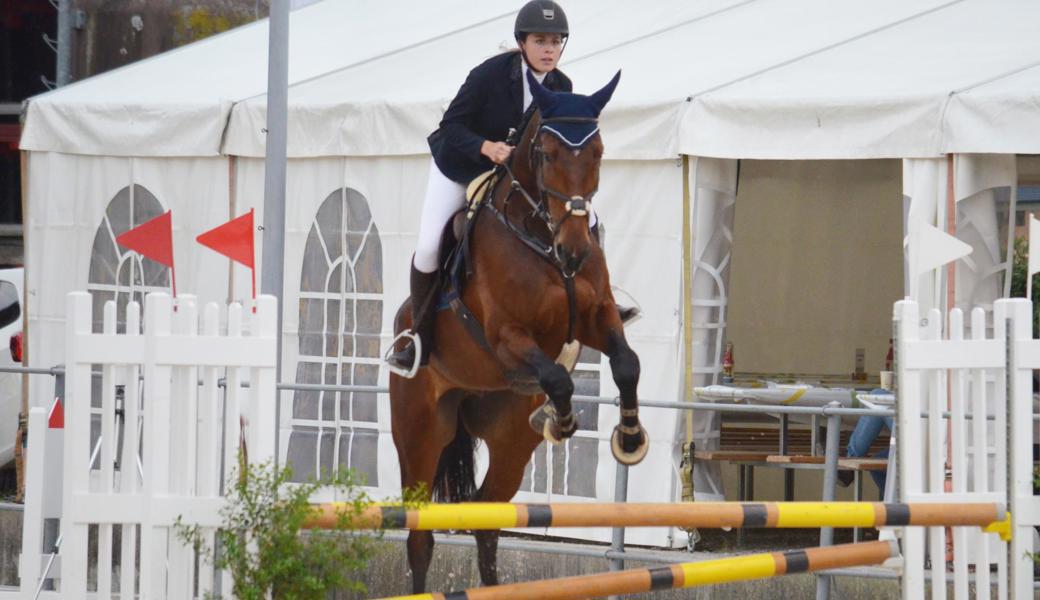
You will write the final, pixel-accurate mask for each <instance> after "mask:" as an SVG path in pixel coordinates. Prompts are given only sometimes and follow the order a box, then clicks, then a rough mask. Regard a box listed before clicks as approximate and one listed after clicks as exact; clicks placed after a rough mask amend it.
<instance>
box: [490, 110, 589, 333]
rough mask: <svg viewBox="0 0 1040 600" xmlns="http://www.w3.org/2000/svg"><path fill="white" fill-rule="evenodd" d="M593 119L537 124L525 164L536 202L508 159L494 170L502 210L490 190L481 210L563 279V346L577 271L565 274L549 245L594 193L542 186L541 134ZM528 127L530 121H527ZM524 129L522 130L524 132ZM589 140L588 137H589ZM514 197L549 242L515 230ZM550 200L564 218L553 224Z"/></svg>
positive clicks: (583, 212)
mask: <svg viewBox="0 0 1040 600" xmlns="http://www.w3.org/2000/svg"><path fill="white" fill-rule="evenodd" d="M596 122H597V119H595V118H592V117H553V118H549V119H545V120H543V121H541V122H540V123H539V125H538V130H537V131H535V132H534V136H533V139H532V140H531V147H530V152H529V155H528V161H529V162H530V165H531V169H532V170H533V171H534V172H535V186H536V188H537V192H538V200H537V201H536V200H535V199H534V198H532V197H531V194H529V193H528V192H527V190H525V189H524V186H523V185H521V184H520V182H519V181H518V180H517V178H516V175H514V174H513V170H512V168H511V167H510V163H511V162H512V157H510V161H509V163H504V164H501V165H499V167H498V168H500V169H502V170H503V171H505V173H506V174H507V175H508V176H509V192H508V193H507V194H506V197H505V199H504V200H503V201H502V209H501V210H499V209H498V207H496V206H495V204H494V202H492V201H491V198H492V194H491V192H492V190H489V193H488V194H487V196H486V197H487V199H488V200H487V202H485V206H486V207H487V209H488V210H490V211H491V213H492V214H493V215H494V216H495V218H496V219H497V220H498V221H499V222H500V223H502V224H503V225H505V226H506V228H507V229H509V231H510V232H512V234H513V235H514V236H516V238H517V239H518V240H520V242H521V243H523V244H524V245H525V246H527V247H528V248H530V249H531V250H532V251H533V252H534V253H535V254H536V255H538V256H539V257H541V258H542V259H544V260H546V261H548V262H549V263H550V264H551V265H553V266H554V267H556V270H557V271H558V272H559V273H560V277H561V278H562V279H563V286H564V289H565V290H566V292H567V312H568V318H567V342H568V343H569V342H572V341H573V340H574V325H575V320H576V317H577V300H576V299H575V297H574V276H575V275H577V273H578V272H577V270H575V271H569V270H568V269H567V267H565V266H564V264H563V259H562V258H561V257H560V255H559V253H558V252H557V250H556V245H555V244H554V243H553V240H555V237H556V231H557V230H558V229H559V228H560V227H562V226H563V224H564V223H565V222H566V221H567V219H569V218H571V217H572V216H574V217H585V216H588V214H589V204H590V203H591V202H592V196H593V195H595V193H596V192H597V191H598V190H593V191H591V192H589V193H588V194H587V195H585V196H567V195H566V194H563V193H562V192H560V191H558V190H555V189H553V188H551V187H549V186H547V185H546V184H545V171H544V164H545V162H546V161H545V150H544V149H543V148H542V143H541V135H540V134H541V133H543V130H544V129H545V127H546V125H551V124H553V123H596ZM527 123H528V124H529V123H530V120H528V121H527ZM526 128H527V127H526V125H525V127H524V129H525V130H526ZM590 137H591V136H590ZM514 194H519V195H520V196H521V197H522V198H523V199H524V200H525V201H526V202H527V204H528V205H529V206H530V207H531V215H530V216H532V217H536V218H537V219H538V220H539V221H541V222H542V223H543V224H544V225H545V228H546V229H547V230H548V232H549V242H545V241H543V240H542V239H540V238H539V237H538V236H536V235H534V234H532V233H531V232H530V231H529V230H528V228H527V226H526V224H525V225H524V228H523V229H521V228H520V227H517V226H516V225H515V224H514V223H513V222H512V221H511V220H510V219H509V215H508V211H509V202H510V200H512V198H513V195H514ZM550 198H555V199H556V200H558V201H560V202H563V203H564V208H565V209H566V211H567V212H566V214H564V216H563V218H562V219H560V221H559V222H554V221H553V218H552V215H551V213H550V212H549V208H548V203H549V199H550Z"/></svg>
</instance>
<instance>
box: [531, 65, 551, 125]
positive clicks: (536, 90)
mask: <svg viewBox="0 0 1040 600" xmlns="http://www.w3.org/2000/svg"><path fill="white" fill-rule="evenodd" d="M526 71H527V85H528V87H530V89H531V97H532V98H533V99H534V103H535V105H537V106H538V110H540V111H541V112H542V114H543V115H544V114H545V113H546V112H547V111H551V110H552V108H553V107H554V106H556V102H557V99H556V94H554V93H553V91H552V90H550V89H548V88H546V87H545V86H544V85H542V84H540V83H538V80H537V79H535V78H534V75H532V74H531V69H526Z"/></svg>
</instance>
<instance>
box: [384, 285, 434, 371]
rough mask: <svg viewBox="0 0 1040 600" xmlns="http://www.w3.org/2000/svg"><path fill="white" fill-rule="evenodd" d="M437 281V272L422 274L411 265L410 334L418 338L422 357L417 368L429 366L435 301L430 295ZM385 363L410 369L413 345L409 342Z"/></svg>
mask: <svg viewBox="0 0 1040 600" xmlns="http://www.w3.org/2000/svg"><path fill="white" fill-rule="evenodd" d="M438 280H439V277H438V272H437V271H434V272H433V273H423V272H422V271H420V270H419V269H416V268H415V265H412V273H411V276H410V278H409V283H410V285H411V294H412V333H413V334H415V335H417V336H419V339H420V341H421V343H422V355H421V356H420V357H419V366H422V367H425V366H426V365H427V364H429V362H430V351H431V349H432V348H433V323H434V314H433V313H434V311H435V310H436V306H435V305H434V303H435V302H436V301H437V299H436V298H430V295H431V294H433V293H435V291H434V287H435V286H436V285H437V281H438ZM424 304H426V305H427V306H424ZM387 362H389V363H390V364H391V365H393V366H395V367H398V368H400V369H411V368H412V365H414V364H415V344H414V343H413V342H412V341H411V340H409V342H408V345H407V346H405V348H404V349H403V350H400V351H398V352H394V353H393V354H391V355H390V356H389V357H387Z"/></svg>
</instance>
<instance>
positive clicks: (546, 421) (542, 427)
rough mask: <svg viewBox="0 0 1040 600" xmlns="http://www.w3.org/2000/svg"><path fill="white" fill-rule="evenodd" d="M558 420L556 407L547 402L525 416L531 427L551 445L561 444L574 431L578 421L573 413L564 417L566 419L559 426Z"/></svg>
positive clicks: (576, 428)
mask: <svg viewBox="0 0 1040 600" xmlns="http://www.w3.org/2000/svg"><path fill="white" fill-rule="evenodd" d="M560 420H561V419H560V418H559V416H558V415H557V413H556V409H555V408H553V407H552V405H551V404H549V402H546V403H545V404H543V405H542V406H541V407H539V408H538V410H536V411H534V412H533V413H531V416H529V417H528V418H527V422H528V423H530V425H531V429H533V430H534V432H535V433H537V434H539V435H541V436H542V437H543V438H545V441H547V442H549V443H550V444H553V445H559V444H562V443H563V441H564V440H565V439H567V438H569V437H571V436H572V435H574V432H575V431H577V430H578V421H577V419H575V418H574V414H573V413H572V414H571V415H570V416H569V417H568V418H567V419H564V420H565V421H567V423H566V424H565V425H562V426H561V425H560Z"/></svg>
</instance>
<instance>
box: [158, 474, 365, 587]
mask: <svg viewBox="0 0 1040 600" xmlns="http://www.w3.org/2000/svg"><path fill="white" fill-rule="evenodd" d="M239 465H240V468H239V473H238V475H237V476H236V477H234V479H235V481H236V484H235V485H234V486H233V488H232V489H230V490H228V493H227V495H226V499H227V504H226V505H225V506H224V508H223V509H221V513H220V514H221V521H222V525H221V528H220V529H218V530H217V532H216V541H217V543H216V548H217V551H216V554H215V555H214V553H213V552H212V551H211V550H210V548H211V547H212V546H211V545H210V544H205V543H203V542H204V540H210V541H212V539H213V538H212V535H213V534H212V533H210V534H209V536H210V537H206V535H205V532H204V531H203V530H201V529H200V528H199V527H198V526H190V527H189V526H187V525H185V524H184V523H183V522H182V521H181V519H180V518H178V520H177V523H176V524H175V531H176V533H177V536H178V538H180V539H181V540H182V541H183V542H184V543H186V544H191V545H193V546H194V547H195V548H196V549H197V550H198V551H199V552H200V554H201V557H202V559H203V560H206V561H208V562H209V563H211V564H212V565H213V566H214V567H215V568H216V569H226V570H228V571H229V572H230V573H231V577H232V580H233V586H232V591H233V593H234V596H235V598H236V599H237V600H265V599H266V598H268V597H270V598H273V599H275V600H325V598H326V597H327V595H328V593H329V591H331V590H344V591H359V592H364V591H366V590H365V586H364V584H363V583H360V582H358V581H355V580H354V579H352V576H355V575H356V574H357V573H359V572H360V571H361V570H362V569H363V568H364V567H365V565H366V564H367V561H368V559H369V558H370V557H371V556H372V553H373V551H374V548H375V547H376V546H375V542H376V541H377V540H378V537H374V536H373V535H372V533H371V532H353V531H349V530H347V529H346V527H345V525H346V524H347V523H349V522H350V521H351V520H352V519H353V518H354V517H355V516H357V515H359V514H360V513H361V510H362V507H363V506H364V504H366V503H367V502H369V499H368V497H367V496H366V495H365V493H364V492H363V491H361V489H360V482H359V481H358V479H357V478H356V476H355V475H354V473H353V471H349V470H344V471H341V472H340V473H338V474H336V475H334V476H330V477H327V478H325V479H322V480H320V481H314V482H310V483H305V484H290V483H289V482H290V481H291V479H292V471H291V469H290V468H289V467H283V468H281V469H277V468H275V467H274V466H273V465H272V464H271V463H270V462H267V463H263V464H256V465H247V466H243V465H245V463H244V461H241V460H240V461H239ZM325 486H330V487H333V488H335V489H336V490H337V491H338V492H339V498H340V499H341V501H342V502H344V508H343V509H342V510H341V511H340V513H339V515H338V522H339V527H338V528H337V529H333V530H328V531H326V530H317V529H313V530H309V531H308V532H307V533H306V534H301V528H302V526H303V525H304V523H305V522H306V521H308V520H309V519H310V518H311V517H312V516H313V515H314V514H315V510H314V508H313V507H312V505H311V504H310V497H311V495H312V494H313V493H314V492H315V491H317V490H318V489H319V488H322V487H325Z"/></svg>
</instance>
